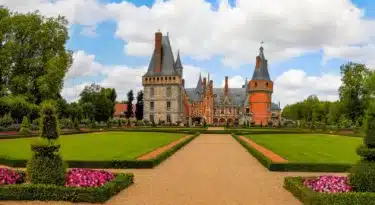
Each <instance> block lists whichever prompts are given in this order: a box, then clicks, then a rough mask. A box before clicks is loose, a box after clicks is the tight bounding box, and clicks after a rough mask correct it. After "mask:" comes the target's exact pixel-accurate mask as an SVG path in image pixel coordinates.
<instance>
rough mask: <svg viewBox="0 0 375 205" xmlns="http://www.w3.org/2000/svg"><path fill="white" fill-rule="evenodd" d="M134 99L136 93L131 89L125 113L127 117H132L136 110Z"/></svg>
mask: <svg viewBox="0 0 375 205" xmlns="http://www.w3.org/2000/svg"><path fill="white" fill-rule="evenodd" d="M133 100H134V93H133V90H130V91H129V92H128V103H127V110H126V113H125V117H126V118H130V117H132V115H133V113H134V111H133Z"/></svg>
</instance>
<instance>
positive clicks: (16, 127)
mask: <svg viewBox="0 0 375 205" xmlns="http://www.w3.org/2000/svg"><path fill="white" fill-rule="evenodd" d="M20 129H21V125H20V124H11V125H10V126H9V127H7V131H16V132H18V131H20Z"/></svg>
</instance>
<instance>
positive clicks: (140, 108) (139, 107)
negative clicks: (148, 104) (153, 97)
mask: <svg viewBox="0 0 375 205" xmlns="http://www.w3.org/2000/svg"><path fill="white" fill-rule="evenodd" d="M135 117H136V118H137V120H142V119H143V91H139V92H138V95H137V104H136V105H135Z"/></svg>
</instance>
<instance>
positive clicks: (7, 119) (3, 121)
mask: <svg viewBox="0 0 375 205" xmlns="http://www.w3.org/2000/svg"><path fill="white" fill-rule="evenodd" d="M12 123H13V119H12V116H11V115H10V113H8V114H5V115H4V116H3V117H1V118H0V126H2V127H9V126H10V125H11V124H12Z"/></svg>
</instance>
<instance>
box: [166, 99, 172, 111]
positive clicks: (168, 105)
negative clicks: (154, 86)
mask: <svg viewBox="0 0 375 205" xmlns="http://www.w3.org/2000/svg"><path fill="white" fill-rule="evenodd" d="M167 110H171V102H169V101H168V102H167Z"/></svg>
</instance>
